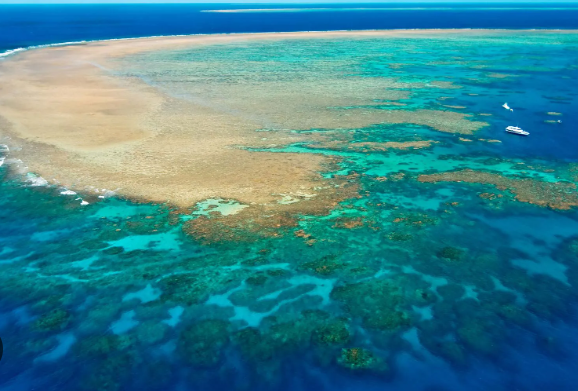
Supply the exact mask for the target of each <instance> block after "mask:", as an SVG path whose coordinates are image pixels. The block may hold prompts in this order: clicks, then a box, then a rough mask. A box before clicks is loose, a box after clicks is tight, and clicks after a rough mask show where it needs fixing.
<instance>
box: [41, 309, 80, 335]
mask: <svg viewBox="0 0 578 391" xmlns="http://www.w3.org/2000/svg"><path fill="white" fill-rule="evenodd" d="M71 318H72V316H71V315H70V314H69V313H68V312H67V311H65V310H63V309H60V308H57V309H54V310H52V311H50V312H49V313H47V314H45V315H42V316H41V317H40V318H38V319H36V320H35V321H34V323H33V324H32V328H33V329H34V330H38V331H55V330H62V329H63V328H65V327H66V326H67V325H68V322H70V319H71Z"/></svg>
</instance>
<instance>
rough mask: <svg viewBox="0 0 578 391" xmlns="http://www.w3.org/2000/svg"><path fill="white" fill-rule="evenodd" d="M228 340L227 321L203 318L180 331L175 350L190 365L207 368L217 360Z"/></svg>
mask: <svg viewBox="0 0 578 391" xmlns="http://www.w3.org/2000/svg"><path fill="white" fill-rule="evenodd" d="M228 341H229V324H228V322H225V321H222V320H216V319H209V320H203V321H201V322H199V323H195V324H193V325H191V326H189V327H187V328H186V329H185V330H183V332H181V335H180V336H179V340H178V343H177V350H178V352H179V354H180V355H181V356H182V357H183V358H184V359H185V360H186V361H187V362H188V363H190V364H191V365H194V366H197V367H204V368H207V367H211V366H214V365H216V364H217V363H218V362H219V360H220V358H221V354H222V350H223V348H224V347H225V345H226V344H227V343H228Z"/></svg>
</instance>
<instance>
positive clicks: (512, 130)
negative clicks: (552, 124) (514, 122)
mask: <svg viewBox="0 0 578 391" xmlns="http://www.w3.org/2000/svg"><path fill="white" fill-rule="evenodd" d="M506 132H508V133H513V134H518V135H520V136H528V135H530V133H528V132H526V131H525V130H522V128H519V127H517V126H508V127H507V128H506Z"/></svg>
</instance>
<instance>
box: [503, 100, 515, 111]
mask: <svg viewBox="0 0 578 391" xmlns="http://www.w3.org/2000/svg"><path fill="white" fill-rule="evenodd" d="M502 107H503V108H504V109H506V110H510V111H514V109H512V108H511V107H510V106H508V102H506V103H504V104H503V105H502Z"/></svg>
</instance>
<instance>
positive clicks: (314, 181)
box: [0, 31, 486, 210]
mask: <svg viewBox="0 0 578 391" xmlns="http://www.w3.org/2000/svg"><path fill="white" fill-rule="evenodd" d="M429 34H430V32H427V31H425V32H420V33H415V32H355V33H354V32H352V33H317V34H315V33H302V34H297V33H294V34H251V35H230V36H191V37H170V38H153V39H138V40H120V41H108V42H94V43H86V44H81V45H71V46H63V47H51V48H43V49H37V50H32V51H28V52H24V53H20V54H18V55H16V56H14V57H12V58H9V59H7V60H6V61H3V62H2V64H1V65H0V67H1V75H0V82H1V83H2V93H1V94H0V115H1V116H2V119H3V122H2V127H1V131H2V134H3V135H4V136H10V137H11V139H10V142H9V144H10V145H11V147H12V150H13V158H14V159H20V160H22V162H23V164H24V165H25V166H26V167H27V168H28V170H29V171H31V172H34V173H37V174H38V175H40V176H42V177H43V178H45V179H46V180H47V181H49V182H50V183H53V184H56V183H57V184H61V185H63V186H66V187H68V188H73V189H74V190H84V191H86V190H88V189H89V188H90V187H92V188H97V189H102V188H104V189H108V190H114V191H116V192H118V193H119V194H121V195H123V196H126V197H129V198H131V199H136V200H144V201H153V202H169V203H171V204H173V205H175V206H178V207H181V208H187V207H192V206H194V205H195V203H197V202H200V201H202V200H204V199H207V198H223V199H236V200H238V201H240V202H242V203H244V204H249V205H253V204H260V205H263V204H267V205H269V208H272V207H273V206H275V205H277V206H279V204H278V203H277V201H278V200H279V199H280V197H279V196H278V195H276V194H289V195H297V194H299V193H307V194H313V195H317V194H320V193H324V192H325V193H328V192H329V193H331V192H333V190H332V189H333V188H335V183H334V182H333V181H331V180H328V179H326V178H323V177H321V176H320V175H319V172H320V171H323V169H324V167H325V166H326V165H327V164H328V163H330V162H331V159H329V158H327V157H324V156H321V155H315V154H306V155H304V154H291V153H283V154H279V153H276V154H272V153H267V152H265V151H261V152H259V153H255V152H249V151H247V149H246V148H245V147H253V148H255V147H267V146H272V145H273V146H283V145H290V144H293V143H296V142H306V141H307V140H309V139H310V138H311V137H310V136H309V135H307V134H299V133H295V132H294V130H307V129H311V128H316V129H335V128H345V129H350V128H358V127H364V126H369V125H372V124H379V123H390V124H396V123H413V124H416V125H424V126H429V127H432V128H434V129H437V130H439V131H443V132H456V133H463V134H471V133H473V132H474V131H476V130H477V129H480V128H482V127H483V126H485V125H486V123H485V122H482V121H475V120H471V119H469V118H467V117H468V115H467V114H462V113H458V112H451V111H448V110H427V109H422V110H411V111H410V110H404V109H391V110H380V108H379V107H373V106H374V105H375V100H376V99H379V100H381V101H384V102H386V101H387V102H390V103H396V102H397V101H398V100H400V99H405V98H407V97H408V96H409V94H410V91H411V90H414V89H416V90H418V89H426V90H443V89H444V88H450V89H451V88H459V87H457V86H452V85H451V83H447V82H445V81H443V80H441V81H437V82H436V81H432V83H425V82H419V81H415V82H403V81H399V80H398V79H396V78H394V77H389V78H372V77H369V78H368V77H364V75H363V74H360V73H359V72H358V71H356V70H355V69H354V68H355V66H356V61H357V60H356V59H352V58H350V59H342V60H339V61H327V60H326V59H319V60H314V61H311V62H310V63H309V64H308V66H306V67H302V66H299V64H292V63H291V62H288V61H284V60H283V59H280V60H274V61H270V62H267V63H264V62H261V63H260V65H261V66H265V68H264V69H261V68H259V67H256V66H255V65H256V64H255V63H254V61H251V60H248V61H247V60H245V61H243V62H238V61H237V62H234V63H231V62H229V61H227V60H226V58H222V57H221V56H222V54H223V53H224V51H225V52H226V51H230V50H232V51H233V52H236V53H239V54H240V55H243V53H244V54H245V55H250V53H249V52H248V51H247V50H245V49H244V46H245V45H246V43H247V42H254V43H255V44H257V45H264V46H265V47H268V48H269V49H268V50H271V49H272V48H275V46H276V45H279V44H287V45H291V46H295V45H299V46H300V49H299V51H300V52H301V53H304V52H303V50H306V48H307V46H312V49H313V50H319V49H320V47H319V45H320V43H319V40H321V42H324V41H326V42H327V43H328V44H335V42H338V41H339V40H343V39H368V38H369V39H381V38H383V39H389V37H399V36H402V37H403V36H410V37H411V36H421V35H424V36H429ZM435 34H437V35H439V34H440V33H435ZM311 40H313V41H311ZM315 40H317V41H315ZM336 40H337V41H336ZM227 45H230V46H227ZM211 53H212V54H211ZM207 55H209V56H214V57H215V58H213V59H208V58H207V59H205V60H202V59H199V60H193V61H191V60H190V59H189V56H192V58H197V56H201V57H204V56H207ZM179 58H182V60H179ZM165 59H167V60H166V61H165ZM276 68H279V69H276ZM347 69H349V71H347ZM147 71H152V72H153V73H154V75H152V74H151V75H149V74H146V73H147ZM143 72H144V73H143ZM444 83H446V84H444ZM256 130H266V131H267V133H260V132H256ZM338 137H339V135H333V139H336V138H338ZM264 167H266V169H263V168H264ZM320 198H321V197H320ZM325 198H333V199H334V201H340V200H341V199H342V197H341V196H340V195H339V194H334V195H333V196H328V197H325ZM320 207H321V208H322V209H323V205H321V206H320ZM279 208H283V207H282V206H279ZM308 209H309V210H310V209H312V208H311V207H305V208H304V210H308Z"/></svg>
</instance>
